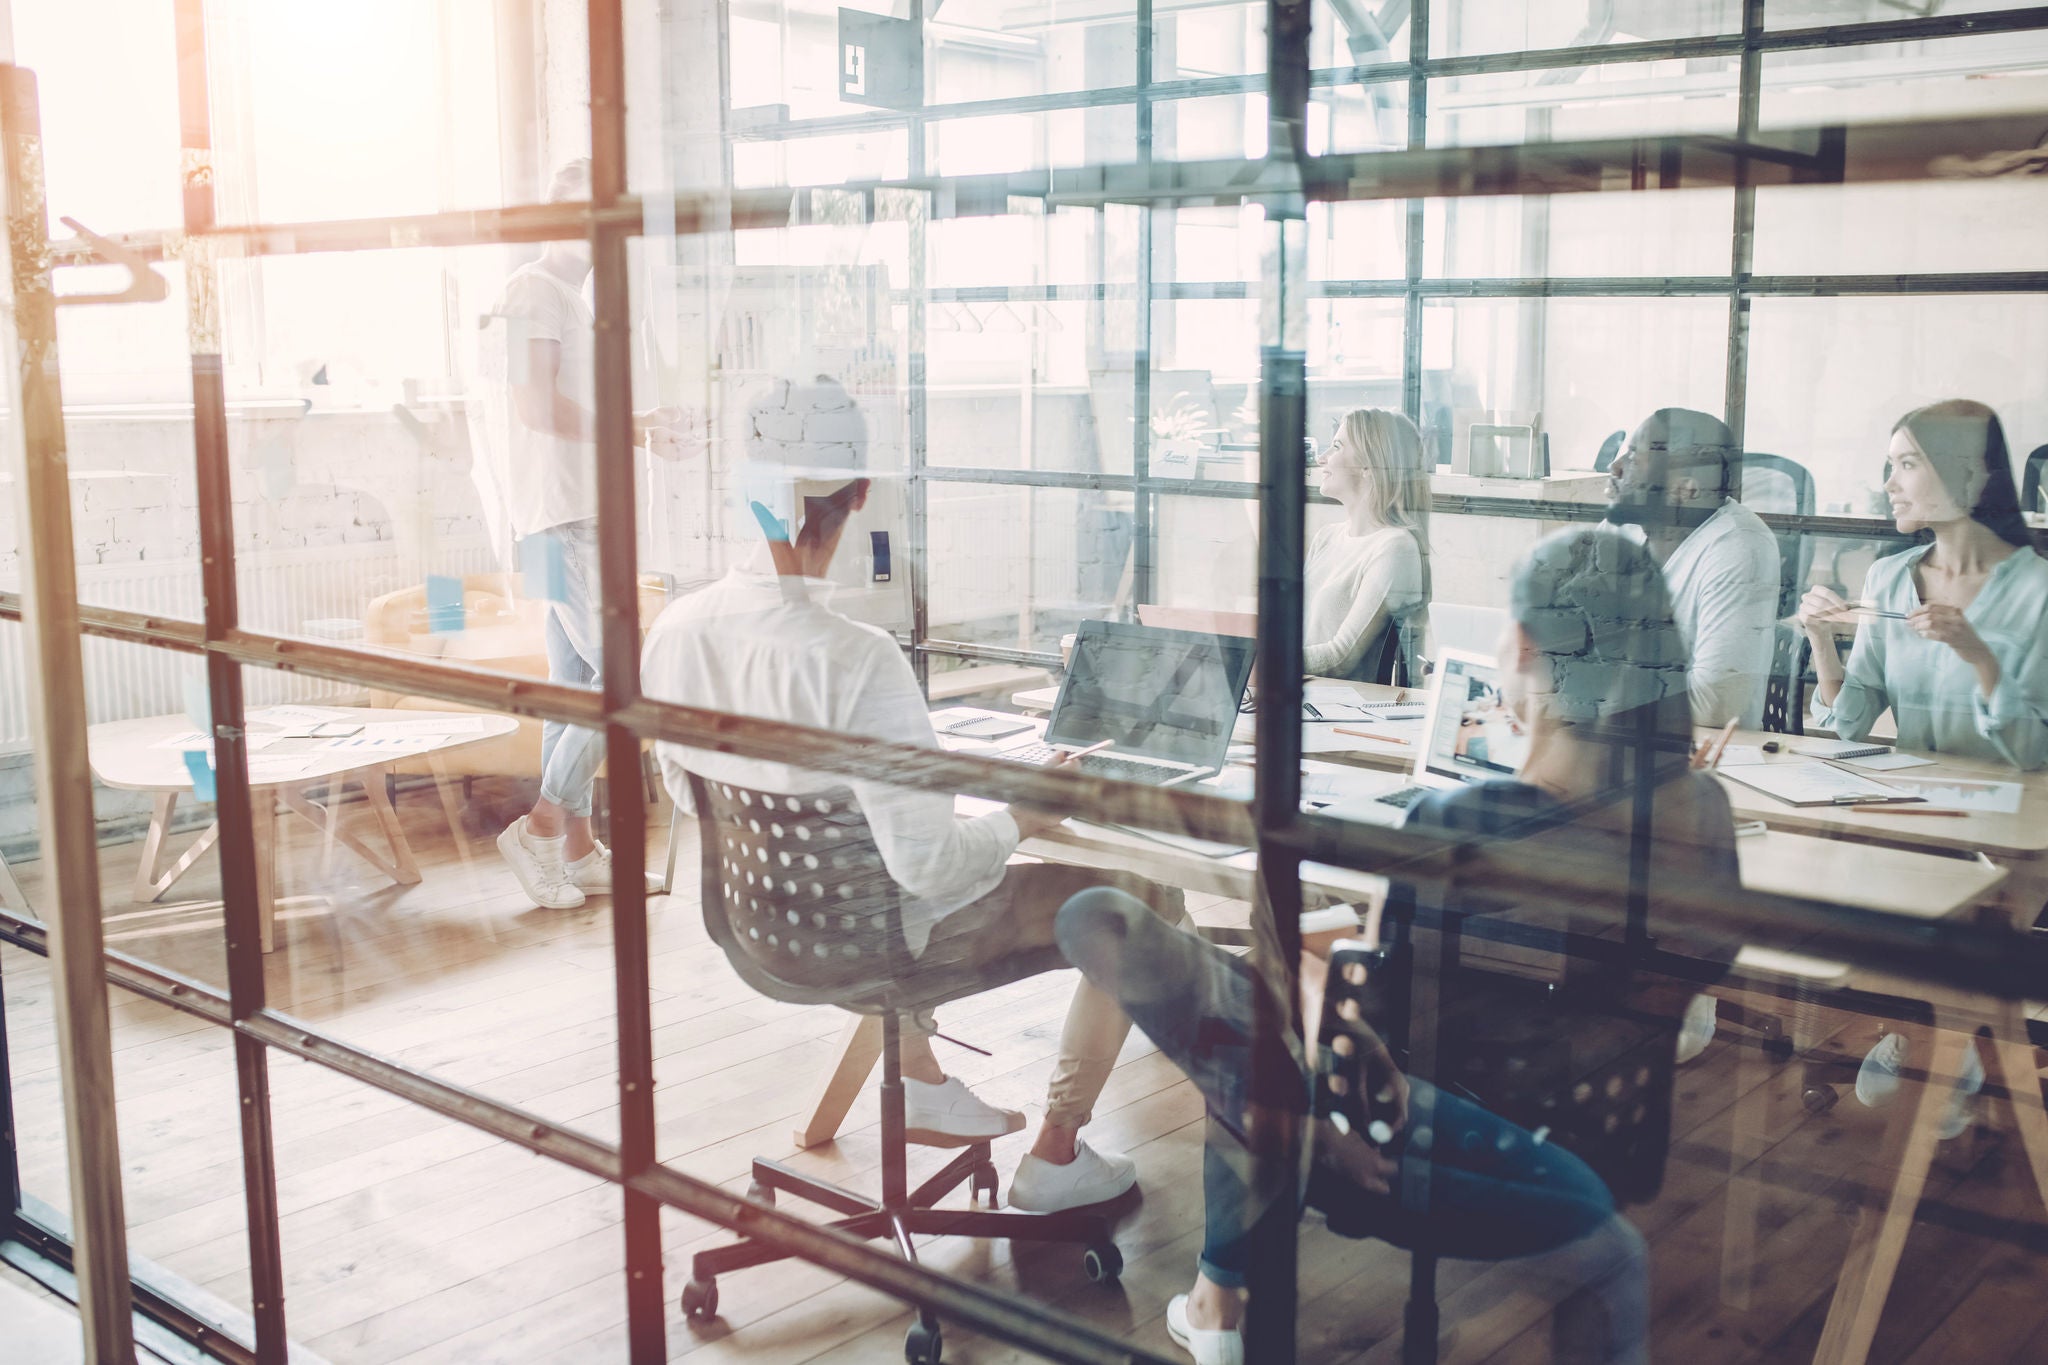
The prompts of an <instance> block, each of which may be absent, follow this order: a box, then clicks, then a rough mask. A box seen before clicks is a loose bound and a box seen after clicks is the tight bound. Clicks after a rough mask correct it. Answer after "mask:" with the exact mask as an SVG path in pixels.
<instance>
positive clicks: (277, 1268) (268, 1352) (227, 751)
mask: <svg viewBox="0 0 2048 1365" xmlns="http://www.w3.org/2000/svg"><path fill="white" fill-rule="evenodd" d="M176 24H177V30H176V33H177V51H178V122H179V126H180V130H181V131H180V138H179V142H180V146H181V148H182V150H183V154H184V180H185V184H184V205H183V208H184V224H185V231H186V234H187V238H186V241H187V249H186V252H185V277H186V292H187V297H188V298H189V299H190V300H191V302H190V312H189V314H188V316H187V324H188V331H189V346H190V350H191V355H192V439H193V459H194V468H195V473H196V478H197V488H198V502H199V507H198V515H199V549H200V580H201V591H202V592H203V594H204V596H205V637H206V639H208V640H224V639H226V638H228V636H230V635H231V634H232V633H233V632H234V631H235V630H236V629H237V628H238V627H239V625H240V624H241V621H240V606H239V602H238V600H237V597H236V591H235V525H234V491H233V487H232V484H233V476H232V473H231V468H232V466H231V463H230V458H229V451H228V427H227V386H226V378H225V375H224V374H223V371H222V366H221V353H222V349H223V346H222V337H221V314H220V302H219V299H220V295H219V272H218V270H217V268H216V264H215V257H214V254H213V251H212V244H211V242H210V241H209V240H208V239H207V238H206V237H205V236H204V235H203V234H205V233H207V232H209V231H211V230H212V229H213V227H214V225H215V219H216V211H215V203H214V183H213V128H212V122H211V114H210V109H209V103H208V81H207V61H206V22H205V14H204V8H203V5H202V3H201V0H178V5H177V10H176ZM206 681H207V697H208V708H209V710H210V712H211V720H212V723H213V755H214V757H213V762H214V799H215V813H216V818H217V819H218V820H219V821H220V876H221V901H222V909H221V918H222V922H223V926H224V930H225V933H226V938H227V966H228V997H229V1003H230V1009H231V1011H232V1013H233V1016H234V1017H235V1018H236V1019H247V1018H251V1017H253V1016H255V1015H257V1014H259V1013H261V1012H262V1011H263V1009H264V1007H265V1005H266V1003H267V1001H266V996H265V984H264V974H263V955H264V952H265V951H266V950H267V949H268V948H269V946H270V945H269V944H267V943H265V942H264V941H263V926H262V923H261V912H260V910H259V909H258V906H259V903H260V901H261V899H262V893H263V891H265V890H267V889H269V888H264V887H261V886H260V885H259V882H258V878H260V877H265V876H268V875H270V873H269V868H268V867H266V866H265V865H264V863H263V862H262V861H260V860H259V859H258V858H257V855H256V823H255V822H256V821H258V820H269V819H271V818H272V815H271V796H270V793H269V792H267V791H266V792H264V793H263V794H262V795H261V796H259V797H252V795H251V793H250V791H249V780H248V771H249V770H248V765H247V757H248V755H247V751H246V746H245V744H244V740H243V729H242V725H243V698H242V666H241V664H240V663H238V662H237V661H235V660H234V659H231V658H229V657H228V656H227V655H225V654H215V653H209V654H208V655H207V656H206ZM259 802H260V805H259V804H256V803H259ZM235 1087H236V1091H237V1097H238V1099H239V1100H240V1103H239V1104H238V1105H237V1106H236V1107H237V1109H238V1110H239V1111H240V1123H241V1136H242V1198H243V1204H244V1210H245V1214H246V1217H247V1220H248V1227H249V1289H250V1308H251V1311H252V1315H253V1317H254V1318H255V1323H256V1358H257V1360H259V1361H261V1362H264V1365H283V1362H284V1361H285V1359H286V1357H287V1356H288V1355H289V1353H290V1336H289V1330H288V1328H287V1325H286V1322H285V1314H284V1249H283V1241H282V1238H281V1236H280V1234H279V1232H278V1225H277V1220H278V1208H277V1156H276V1143H275V1136H274V1134H273V1131H272V1124H271V1113H270V1056H269V1053H268V1051H267V1050H266V1049H265V1048H264V1047H263V1045H262V1044H261V1043H260V1042H258V1041H256V1040H255V1039H253V1038H249V1037H246V1036H244V1035H242V1034H239V1033H238V1034H236V1035H235Z"/></svg>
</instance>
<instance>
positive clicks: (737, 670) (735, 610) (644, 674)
mask: <svg viewBox="0 0 2048 1365" xmlns="http://www.w3.org/2000/svg"><path fill="white" fill-rule="evenodd" d="M785 589H788V590H787V591H785ZM832 591H833V585H832V584H830V583H828V582H824V581H822V580H817V579H789V580H783V579H779V578H777V577H775V576H774V575H773V574H772V573H770V574H761V573H748V572H745V571H743V570H735V571H733V572H732V573H729V574H727V575H726V576H725V577H724V578H722V579H720V580H719V581H718V582H716V583H713V584H711V585H709V586H708V587H705V588H703V589H701V590H700V591H698V592H694V593H692V594H690V595H689V596H688V597H683V598H679V599H677V600H676V601H674V602H671V603H670V604H669V606H668V609H667V610H666V611H664V612H662V614H661V618H660V619H659V620H657V621H656V622H655V623H654V628H653V629H652V630H650V631H649V632H648V633H647V645H646V648H645V650H644V651H643V653H642V656H641V661H640V669H641V684H642V685H643V686H644V687H645V689H646V691H647V695H649V696H650V697H655V698H658V699H659V700H662V701H673V702H680V703H682V704H683V705H685V706H699V707H706V708H709V709H712V710H717V711H729V712H734V713H736V714H739V715H744V716H757V717H760V718H761V719H764V720H781V721H791V722H794V723H796V724H798V725H808V726H811V727H812V728H814V729H819V730H832V731H836V732H838V733H840V734H843V735H859V736H863V737H867V738H872V739H883V740H890V741H893V742H895V743H898V744H916V745H922V746H923V747H926V748H931V749H936V748H938V737H937V736H936V735H935V734H934V733H933V731H932V722H931V715H930V713H929V711H927V710H926V707H925V701H924V696H923V694H922V693H921V692H920V691H919V690H918V686H917V676H916V675H915V674H914V673H912V672H911V669H910V663H909V661H908V660H906V659H905V658H904V657H903V651H902V650H900V649H899V648H897V645H896V641H895V639H894V638H893V637H891V636H890V635H889V633H888V632H887V631H884V630H879V629H877V628H876V627H874V626H869V625H863V624H861V623H860V622H858V621H854V620H851V619H849V618H847V617H845V616H842V615H840V614H839V613H838V612H836V611H833V610H832V609H831V608H830V607H829V606H827V605H825V601H826V599H827V598H828V597H829V596H830V595H831V593H832ZM655 754H656V756H657V758H658V759H659V760H660V762H661V771H662V778H663V781H664V782H665V783H666V784H667V786H668V790H669V794H670V795H671V796H673V797H675V798H676V801H677V803H678V804H680V805H682V806H684V807H685V808H687V807H688V805H689V795H690V787H689V783H688V781H686V780H685V778H684V773H686V772H694V773H696V774H697V775H698V776H700V777H703V778H705V779H707V780H709V781H713V782H731V783H735V784H737V785H740V786H745V787H750V788H753V789H754V790H756V791H771V792H784V793H788V794H791V795H795V794H797V793H801V792H811V791H823V790H826V789H828V788H832V787H850V788H851V789H852V790H853V794H854V797H855V799H856V800H858V801H859V802H860V808H861V813H862V814H863V815H865V816H866V817H867V821H868V828H869V829H870V830H871V831H873V833H874V836H875V843H876V846H877V847H878V848H879V849H880V850H881V854H882V862H883V864H884V865H885V866H887V867H888V869H889V875H890V876H891V877H893V878H894V879H895V880H896V883H897V885H899V886H901V887H902V888H903V889H904V891H906V892H907V893H908V899H907V900H906V902H905V904H904V906H903V933H904V937H905V938H906V939H908V940H909V942H910V947H911V950H912V951H913V952H922V951H923V950H924V945H925V943H926V941H927V940H928V939H929V937H930V935H931V929H932V925H934V924H935V923H937V922H938V921H939V920H940V919H941V918H943V917H944V916H946V915H948V914H951V913H952V912H953V911H955V910H958V909H960V908H961V907H962V906H964V905H967V904H968V903H969V902H971V901H975V900H978V899H980V898H981V897H982V896H984V895H986V894H987V893H988V892H990V891H991V890H993V889H994V888H995V885H996V883H998V882H1000V881H1001V880H1002V879H1003V871H1004V868H1005V866H1006V865H1007V864H1008V862H1009V859H1010V854H1011V853H1012V852H1014V851H1015V850H1016V847H1017V822H1016V821H1014V820H1012V819H1011V818H1010V814H1009V812H1008V811H1007V810H999V811H991V812H990V813H988V814H986V815H982V816H977V817H974V818H972V819H963V818H961V817H959V816H957V815H955V814H954V811H953V798H952V797H951V796H949V795H947V794H946V793H944V792H933V791H924V790H920V789H917V788H912V787H901V786H891V785H887V784H885V783H881V782H873V781H863V780H861V779H859V778H848V777H844V776H839V775H837V774H833V773H821V772H817V771H814V770H806V769H803V768H798V767H794V766H792V765H789V764H785V763H775V762H771V761H769V760H767V759H759V758H743V757H740V756H738V755H735V754H723V753H717V752H713V751H710V750H705V749H689V748H685V747H683V746H681V745H678V744H657V745H656V746H655Z"/></svg>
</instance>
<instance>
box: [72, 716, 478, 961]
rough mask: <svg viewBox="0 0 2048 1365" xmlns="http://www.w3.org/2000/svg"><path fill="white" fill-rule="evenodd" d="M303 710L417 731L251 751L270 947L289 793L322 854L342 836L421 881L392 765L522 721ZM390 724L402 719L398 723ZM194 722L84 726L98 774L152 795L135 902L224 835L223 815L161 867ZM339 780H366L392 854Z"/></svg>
mask: <svg viewBox="0 0 2048 1365" xmlns="http://www.w3.org/2000/svg"><path fill="white" fill-rule="evenodd" d="M306 709H309V710H318V711H324V712H330V713H332V714H333V715H334V716H335V717H337V718H340V719H345V720H348V721H351V722H356V723H359V724H361V725H362V727H363V729H362V732H361V734H360V735H358V736H349V737H347V738H349V739H352V740H370V741H375V740H378V739H383V740H385V741H390V740H393V739H396V738H397V737H398V736H399V735H400V734H405V733H407V732H408V731H410V732H411V736H412V737H410V738H409V739H408V742H405V743H401V744H397V745H396V746H395V747H382V746H379V745H377V744H366V745H357V744H348V745H341V746H340V747H332V748H330V747H327V745H328V743H329V741H326V740H319V739H278V740H275V741H273V742H272V743H271V744H269V745H267V746H266V747H264V748H263V749H261V750H260V751H257V752H255V753H252V754H250V756H249V790H250V794H251V797H252V799H253V801H254V802H255V822H254V823H255V832H256V864H257V866H256V895H257V910H258V915H259V923H260V925H261V934H262V941H263V951H264V952H266V953H267V952H269V951H270V950H271V949H272V948H273V947H275V946H276V920H277V905H276V887H275V878H276V870H275V866H274V864H275V858H274V856H273V854H274V849H275V833H274V825H275V819H276V806H277V803H278V802H280V801H281V802H283V804H284V807H285V809H287V810H289V811H291V812H292V813H293V814H295V815H298V816H300V817H301V818H303V819H305V820H306V821H308V822H310V823H311V824H312V825H313V827H314V828H316V829H318V830H319V831H320V832H321V834H322V836H323V842H324V850H323V853H324V856H325V857H327V858H332V857H333V854H334V845H335V844H336V843H337V842H339V843H342V844H346V845H347V846H348V847H349V848H350V849H351V850H352V851H354V852H355V853H356V854H358V855H359V856H361V857H362V858H363V860H364V861H366V862H368V863H369V864H370V865H371V866H372V867H374V868H376V869H377V870H378V871H379V872H381V873H383V874H384V875H385V876H387V877H389V878H390V879H391V880H392V881H394V882H397V883H398V884H399V885H401V886H411V885H414V884H416V883H417V882H418V881H419V880H420V872H419V867H418V865H417V864H416V863H415V862H414V861H413V856H412V848H411V846H410V845H409V844H407V843H406V841H405V831H404V830H403V829H402V828H401V827H400V826H399V823H398V814H397V812H396V811H394V810H393V809H392V808H391V798H390V796H389V795H388V794H387V793H386V792H385V790H384V776H385V773H386V772H387V767H386V765H387V764H389V763H391V762H392V761H393V760H395V759H397V758H411V757H419V756H427V757H429V758H430V759H432V758H435V757H437V756H438V755H440V754H443V753H446V752H448V751H450V750H454V749H460V748H463V747H464V746H466V745H470V744H483V743H488V742H489V741H491V740H493V739H496V738H498V737H499V736H500V735H504V734H508V733H510V732H511V731H512V730H513V729H515V728H517V726H518V724H519V722H518V720H517V718H516V717H513V716H495V715H488V714H484V713H482V712H475V711H403V712H399V711H383V710H365V709H362V708H360V707H316V708H306ZM261 716H262V712H261V711H258V712H252V713H251V715H250V717H249V720H250V725H249V733H250V734H251V735H252V736H253V735H256V734H259V733H261V728H262V727H261ZM435 722H443V723H445V724H446V725H447V726H448V727H449V731H450V733H446V734H439V735H434V734H420V733H419V731H422V730H425V729H428V728H430V727H431V726H432V725H433V724H434V723H435ZM393 726H400V727H405V728H404V729H400V730H394V729H393V728H392V727H393ZM192 728H193V727H192V722H191V721H190V720H188V719H186V717H184V716H183V715H175V716H148V717H144V718H143V719H140V720H117V721H109V722H107V723H105V724H102V725H95V726H92V727H90V728H89V729H88V730H87V731H86V746H87V752H88V758H89V761H90V762H91V764H92V771H93V776H94V777H96V778H98V779H99V781H100V782H101V783H103V784H104V785H106V786H109V787H113V788H116V789H117V790H121V791H134V792H148V793H151V794H152V795H153V796H154V798H155V801H154V804H153V807H152V809H151V812H150V817H149V832H148V833H147V834H146V835H144V836H143V841H142V862H141V866H140V867H138V868H137V869H136V873H135V883H134V886H133V888H132V891H131V898H132V899H134V900H136V901H154V900H159V899H161V898H162V897H163V895H164V894H165V893H166V892H168V891H169V890H170V889H171V887H172V886H174V885H175V884H176V883H177V882H178V880H179V878H181V877H183V876H184V875H185V874H186V873H187V872H188V871H190V870H191V868H192V865H193V864H194V863H196V862H198V861H199V859H200V856H201V855H203V854H204V853H205V852H206V850H207V849H209V848H211V847H213V845H214V843H215V842H216V841H217V840H218V839H219V838H220V821H219V820H218V819H216V820H215V821H214V822H213V823H212V824H210V825H208V826H207V827H206V829H205V830H204V831H203V832H202V833H201V834H200V835H199V837H198V838H196V839H195V840H193V841H192V843H191V844H190V845H189V846H187V847H186V849H185V851H184V852H183V853H182V854H180V855H178V858H177V859H176V861H174V862H173V863H172V864H171V866H170V867H169V868H168V869H165V870H163V871H161V872H160V871H159V870H158V863H159V861H160V860H161V858H162V855H163V850H164V841H165V839H166V837H167V836H168V834H169V832H170V823H171V816H172V813H173V812H174V811H175V810H176V809H177V804H178V798H179V797H180V796H185V795H190V794H191V793H192V791H193V779H192V772H191V770H190V769H189V768H187V767H186V766H185V753H186V750H185V749H183V748H181V747H175V745H174V742H175V741H176V740H177V738H178V737H179V736H181V735H185V734H188V733H191V732H192ZM343 781H354V782H356V783H358V784H359V785H360V786H361V787H362V789H363V796H364V799H365V800H366V801H367V802H368V803H369V807H370V812H371V814H372V815H374V816H375V817H376V820H377V825H378V828H379V830H380V831H381V832H382V834H383V837H384V841H385V843H386V845H387V846H388V848H389V856H388V857H387V856H386V855H385V854H384V853H380V852H378V851H377V850H376V849H374V848H372V847H371V846H370V845H368V844H366V843H364V842H363V841H362V840H361V839H359V838H357V837H356V836H355V835H354V834H352V833H350V832H349V831H348V830H346V829H344V828H343V827H342V822H341V817H340V814H339V813H338V812H337V811H336V810H335V792H336V790H337V788H338V786H339V784H340V783H341V782H343ZM322 785H324V786H326V787H327V788H328V799H327V804H326V805H321V804H320V803H318V802H316V801H313V800H312V799H311V798H309V797H308V796H307V795H306V793H307V791H308V790H309V789H311V788H313V787H315V786H322ZM441 787H442V791H441V797H442V801H443V803H444V805H446V806H447V810H448V817H449V820H450V821H451V823H452V824H453V827H454V829H455V834H456V843H457V847H458V848H461V847H463V840H462V835H461V823H460V821H461V813H460V812H459V811H458V810H456V809H455V808H454V807H453V806H452V805H450V804H448V803H449V802H450V801H451V798H450V796H449V794H448V791H447V787H446V784H445V783H444V784H441Z"/></svg>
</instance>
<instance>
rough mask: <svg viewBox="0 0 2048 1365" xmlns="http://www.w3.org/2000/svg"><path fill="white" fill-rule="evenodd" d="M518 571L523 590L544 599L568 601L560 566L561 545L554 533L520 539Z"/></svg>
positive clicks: (546, 600) (564, 576) (566, 582)
mask: <svg viewBox="0 0 2048 1365" xmlns="http://www.w3.org/2000/svg"><path fill="white" fill-rule="evenodd" d="M519 570H520V572H521V573H522V574H523V575H524V576H525V592H526V595H527V596H528V597H537V598H539V599H541V600H542V601H544V602H567V601H568V600H569V592H568V579H567V576H566V575H565V574H564V572H563V569H562V546H561V543H560V542H558V541H557V540H556V539H555V538H554V537H553V536H528V537H526V538H525V539H524V540H522V541H520V542H519Z"/></svg>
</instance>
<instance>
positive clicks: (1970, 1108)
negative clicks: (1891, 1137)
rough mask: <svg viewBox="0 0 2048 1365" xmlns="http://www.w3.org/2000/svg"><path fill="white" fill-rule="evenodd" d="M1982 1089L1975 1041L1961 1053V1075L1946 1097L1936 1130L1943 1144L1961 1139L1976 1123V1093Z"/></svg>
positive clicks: (1980, 1066) (1981, 1072)
mask: <svg viewBox="0 0 2048 1365" xmlns="http://www.w3.org/2000/svg"><path fill="white" fill-rule="evenodd" d="M1983 1088H1984V1061H1983V1059H1982V1058H1981V1057H1979V1056H1978V1055H1977V1043H1976V1040H1975V1039H1972V1040H1971V1041H1970V1046H1969V1049H1968V1050H1967V1051H1965V1052H1964V1053H1963V1074H1962V1075H1960V1076H1958V1077H1956V1088H1955V1093H1953V1094H1951V1095H1950V1096H1949V1097H1948V1108H1947V1110H1945V1111H1944V1112H1943V1113H1942V1116H1941V1128H1940V1129H1939V1130H1938V1131H1939V1133H1940V1136H1941V1140H1942V1141H1943V1142H1946V1141H1948V1140H1949V1139H1950V1138H1958V1137H1961V1136H1962V1135H1963V1134H1964V1133H1965V1132H1967V1131H1969V1127H1970V1125H1971V1124H1973V1123H1975V1122H1976V1121H1977V1092H1978V1091H1979V1090H1982V1089H1983Z"/></svg>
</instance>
